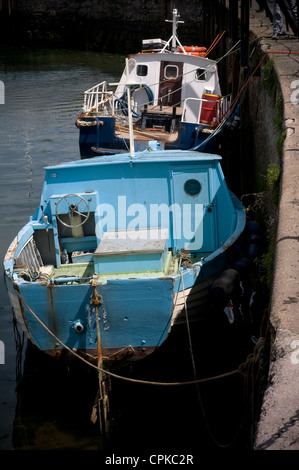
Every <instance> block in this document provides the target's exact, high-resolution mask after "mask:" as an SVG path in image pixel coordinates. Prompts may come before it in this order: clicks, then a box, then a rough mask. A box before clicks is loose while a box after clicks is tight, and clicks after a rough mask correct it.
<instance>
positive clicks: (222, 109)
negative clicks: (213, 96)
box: [182, 94, 231, 123]
mask: <svg viewBox="0 0 299 470" xmlns="http://www.w3.org/2000/svg"><path fill="white" fill-rule="evenodd" d="M191 101H193V102H194V101H198V102H199V107H198V115H197V120H196V122H198V123H199V122H200V115H201V109H202V103H203V102H206V103H214V104H216V106H217V111H216V120H217V123H219V122H221V120H222V117H223V116H224V114H225V113H226V111H227V109H228V107H229V104H230V101H231V94H229V95H226V96H223V97H221V98H219V100H217V101H213V100H208V99H206V98H192V97H190V98H186V99H185V102H184V107H183V113H182V122H184V121H185V115H186V111H187V108H188V104H189V102H191Z"/></svg>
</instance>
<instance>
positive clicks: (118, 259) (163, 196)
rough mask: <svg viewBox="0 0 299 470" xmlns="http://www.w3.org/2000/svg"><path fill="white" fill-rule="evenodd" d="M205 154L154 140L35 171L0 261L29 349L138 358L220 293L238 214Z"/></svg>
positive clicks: (239, 229) (234, 253) (237, 232)
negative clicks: (32, 195) (27, 212)
mask: <svg viewBox="0 0 299 470" xmlns="http://www.w3.org/2000/svg"><path fill="white" fill-rule="evenodd" d="M220 161H221V157H219V156H218V155H215V154H208V153H199V152H196V151H194V152H192V151H182V150H164V149H161V148H160V147H159V144H158V143H157V142H149V143H148V148H147V149H146V150H144V151H142V152H136V153H135V152H131V153H127V154H116V155H109V156H101V157H95V158H91V159H80V160H77V161H72V162H67V163H61V164H59V165H55V166H48V167H47V168H46V169H45V180H44V184H43V189H42V194H41V198H40V204H39V206H38V207H37V209H36V212H35V214H34V215H33V216H32V217H31V218H30V220H29V222H28V223H27V224H26V225H25V226H24V227H23V229H22V230H21V231H20V232H19V233H18V234H17V236H16V238H15V239H14V240H13V242H12V243H11V245H10V247H9V248H8V250H7V253H6V255H5V260H4V270H5V280H6V285H7V289H8V292H9V297H10V301H11V304H12V307H13V310H14V313H15V316H16V319H17V321H18V323H19V324H20V325H21V326H22V328H23V330H24V331H25V332H26V334H27V337H28V338H29V339H30V340H31V342H32V343H33V344H35V345H36V346H37V347H38V348H39V349H40V350H42V351H44V352H45V353H47V354H49V355H51V356H55V357H66V356H68V357H69V356H72V354H74V355H79V356H80V357H82V358H85V359H86V360H88V361H90V362H93V361H94V362H96V361H98V359H99V357H101V358H104V359H105V358H106V359H109V360H111V361H116V363H117V361H119V360H120V359H123V358H127V359H129V360H130V361H131V360H132V361H133V360H140V359H142V358H144V357H146V356H148V355H149V354H151V353H152V352H153V351H154V350H156V349H157V348H159V347H160V346H161V345H162V344H164V343H165V341H166V339H167V338H169V337H171V335H172V334H173V332H174V331H180V329H181V328H183V330H184V331H186V324H187V323H188V325H190V326H192V325H196V324H198V322H200V321H201V320H202V319H205V318H207V317H208V316H209V315H210V314H211V300H213V301H215V299H218V300H219V301H220V302H224V303H223V306H225V305H226V303H227V302H228V301H229V299H230V296H231V293H232V292H233V291H234V289H235V288H236V287H237V286H238V285H239V280H240V277H239V276H240V270H239V269H238V268H237V265H238V262H239V259H240V256H242V247H243V245H244V233H245V227H246V214H245V211H244V208H243V206H242V205H241V204H240V202H239V200H238V199H237V198H236V197H235V196H234V195H233V194H232V193H231V192H230V191H229V189H228V188H227V185H226V182H225V178H224V175H223V172H222V169H221V164H220Z"/></svg>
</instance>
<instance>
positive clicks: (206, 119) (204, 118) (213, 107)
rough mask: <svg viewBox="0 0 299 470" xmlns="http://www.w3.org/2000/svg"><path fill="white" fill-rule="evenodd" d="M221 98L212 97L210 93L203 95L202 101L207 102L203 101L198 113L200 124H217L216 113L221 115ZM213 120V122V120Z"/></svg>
mask: <svg viewBox="0 0 299 470" xmlns="http://www.w3.org/2000/svg"><path fill="white" fill-rule="evenodd" d="M221 98H222V97H221V96H219V95H212V94H211V93H203V95H202V99H203V100H208V101H203V102H202V105H201V113H200V122H201V123H203V124H212V125H216V124H218V117H219V116H218V113H217V109H218V111H219V114H221V109H220V99H221ZM214 118H215V120H214Z"/></svg>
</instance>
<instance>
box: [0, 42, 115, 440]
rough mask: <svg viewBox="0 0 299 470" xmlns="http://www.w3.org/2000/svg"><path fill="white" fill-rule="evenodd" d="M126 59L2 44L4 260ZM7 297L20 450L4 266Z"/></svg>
mask: <svg viewBox="0 0 299 470" xmlns="http://www.w3.org/2000/svg"><path fill="white" fill-rule="evenodd" d="M123 66H124V58H123V57H122V56H119V55H112V54H98V53H93V52H77V51H61V50H59V51H58V50H40V51H39V50H34V51H31V50H26V49H3V48H2V49H1V48H0V80H1V81H2V82H3V83H4V85H5V104H1V105H0V143H1V145H0V234H1V243H0V257H1V260H3V258H4V254H5V252H6V250H7V248H8V246H9V245H10V243H11V242H12V240H13V239H14V237H15V236H16V235H17V233H18V231H19V230H20V229H21V228H22V227H23V226H24V225H25V224H26V223H27V221H28V219H29V217H30V216H31V215H32V214H33V213H34V212H35V208H36V206H37V205H38V204H39V197H40V192H41V187H42V183H43V178H44V167H45V166H47V165H52V164H57V163H59V162H62V161H69V160H73V159H77V158H79V144H78V140H79V135H78V129H77V128H76V126H75V121H76V118H77V116H78V113H79V112H80V110H81V107H82V104H83V91H84V90H86V89H88V88H89V87H91V86H93V85H94V83H98V82H100V81H101V80H107V81H111V82H114V81H116V80H117V79H118V77H119V74H120V73H121V71H122V69H123ZM0 299H1V300H0V314H1V324H0V340H1V341H3V342H4V344H5V364H4V365H0V397H1V400H0V415H1V419H0V449H12V448H14V444H13V443H12V430H13V422H14V418H15V416H14V415H15V407H16V395H15V388H16V369H15V368H16V349H15V338H14V329H13V317H12V311H11V307H10V303H9V300H8V295H7V292H6V288H5V286H4V280H3V272H2V271H1V278H0ZM28 419H29V421H30V417H29V418H28ZM33 421H34V420H33Z"/></svg>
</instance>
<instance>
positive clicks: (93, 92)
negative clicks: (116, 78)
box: [83, 81, 114, 113]
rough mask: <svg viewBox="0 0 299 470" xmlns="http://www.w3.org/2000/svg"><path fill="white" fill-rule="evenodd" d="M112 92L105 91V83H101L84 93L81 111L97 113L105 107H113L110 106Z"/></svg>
mask: <svg viewBox="0 0 299 470" xmlns="http://www.w3.org/2000/svg"><path fill="white" fill-rule="evenodd" d="M112 94H113V92H112V91H107V82H106V81H103V82H101V83H98V85H95V86H93V87H92V88H90V89H89V90H86V91H85V92H84V104H83V111H84V112H85V113H90V112H94V113H98V112H100V111H103V108H104V106H105V105H107V106H108V107H111V106H112V107H114V106H113V105H112V104H111V100H110V98H111V96H112Z"/></svg>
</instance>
